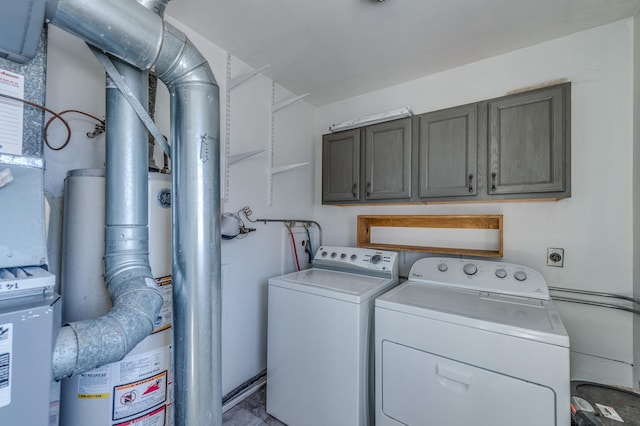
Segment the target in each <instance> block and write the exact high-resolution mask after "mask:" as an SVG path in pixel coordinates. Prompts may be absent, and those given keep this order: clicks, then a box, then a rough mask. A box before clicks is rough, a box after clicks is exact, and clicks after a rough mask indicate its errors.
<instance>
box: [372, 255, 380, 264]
mask: <svg viewBox="0 0 640 426" xmlns="http://www.w3.org/2000/svg"><path fill="white" fill-rule="evenodd" d="M380 262H382V256H380V255H379V254H374V255H373V256H371V263H373V264H374V265H375V264H376V263H380Z"/></svg>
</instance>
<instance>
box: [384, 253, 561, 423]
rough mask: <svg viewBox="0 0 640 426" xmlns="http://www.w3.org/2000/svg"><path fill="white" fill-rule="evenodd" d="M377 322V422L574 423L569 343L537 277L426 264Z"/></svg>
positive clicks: (479, 264) (499, 266)
mask: <svg viewBox="0 0 640 426" xmlns="http://www.w3.org/2000/svg"><path fill="white" fill-rule="evenodd" d="M375 324H376V330H375V356H376V361H375V370H376V374H375V377H376V384H375V387H376V424H377V425H378V426H384V425H411V426H415V425H429V426H458V425H459V426H462V425H465V426H468V425H478V426H513V425H518V426H552V425H556V426H568V425H569V424H570V418H569V410H568V407H569V388H570V379H569V337H568V335H567V332H566V330H565V328H564V325H563V324H562V321H561V319H560V316H559V315H558V312H557V311H556V309H555V308H554V305H553V302H552V301H551V300H550V298H549V291H548V288H547V285H546V282H545V280H544V278H543V277H542V275H540V273H539V272H537V271H535V270H533V269H531V268H527V267H524V266H520V265H514V264H509V263H502V262H492V261H481V260H468V259H452V258H435V257H432V258H425V259H420V260H418V261H417V262H416V263H415V264H414V265H413V266H412V268H411V271H410V274H409V280H408V281H406V282H405V283H403V284H401V285H399V286H398V287H396V288H395V289H393V290H391V291H389V292H388V293H386V294H384V295H382V296H381V297H379V298H378V299H377V300H376V302H375Z"/></svg>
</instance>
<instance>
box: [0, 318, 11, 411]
mask: <svg viewBox="0 0 640 426" xmlns="http://www.w3.org/2000/svg"><path fill="white" fill-rule="evenodd" d="M12 352H13V324H11V323H7V324H0V407H4V406H5V405H9V404H11V362H12V361H13V360H12V356H13V354H12Z"/></svg>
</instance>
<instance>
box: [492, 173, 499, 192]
mask: <svg viewBox="0 0 640 426" xmlns="http://www.w3.org/2000/svg"><path fill="white" fill-rule="evenodd" d="M497 175H498V174H497V173H496V172H491V192H496V176H497Z"/></svg>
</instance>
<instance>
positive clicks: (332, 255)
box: [331, 251, 338, 259]
mask: <svg viewBox="0 0 640 426" xmlns="http://www.w3.org/2000/svg"><path fill="white" fill-rule="evenodd" d="M337 255H338V253H336V252H335V251H334V252H333V253H331V258H332V259H333V258H335V257H336V256H337Z"/></svg>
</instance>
